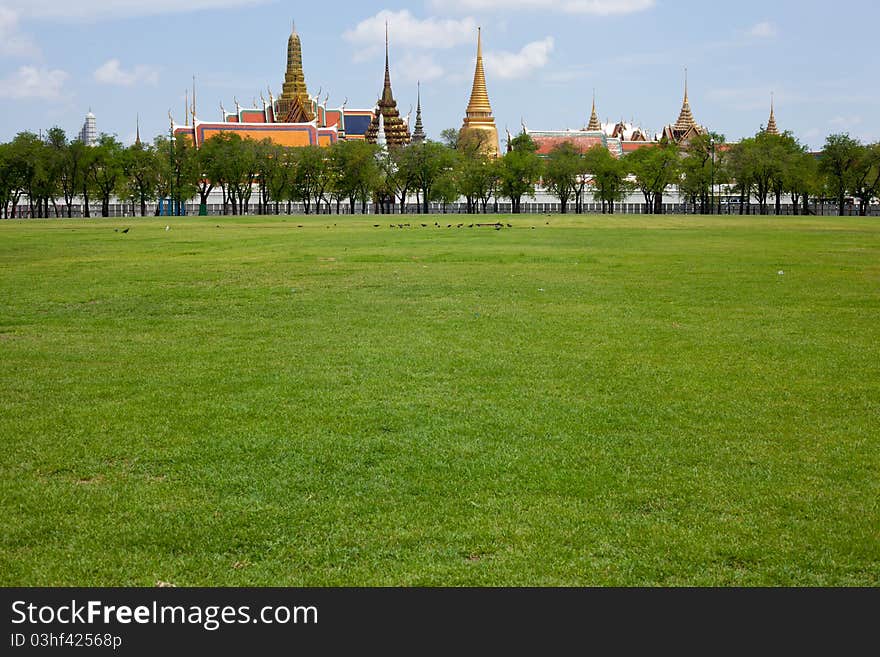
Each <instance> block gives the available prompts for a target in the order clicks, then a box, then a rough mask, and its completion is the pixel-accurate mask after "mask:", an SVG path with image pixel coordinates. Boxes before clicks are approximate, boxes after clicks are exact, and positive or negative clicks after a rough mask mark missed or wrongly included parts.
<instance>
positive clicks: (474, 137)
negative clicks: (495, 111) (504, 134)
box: [459, 27, 500, 157]
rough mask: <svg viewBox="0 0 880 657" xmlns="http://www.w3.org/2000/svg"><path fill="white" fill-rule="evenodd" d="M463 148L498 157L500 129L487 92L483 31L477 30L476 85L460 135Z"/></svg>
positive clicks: (472, 91)
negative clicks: (473, 148) (470, 148)
mask: <svg viewBox="0 0 880 657" xmlns="http://www.w3.org/2000/svg"><path fill="white" fill-rule="evenodd" d="M459 135H460V137H459V144H460V145H461V146H462V147H463V148H468V147H475V148H477V149H478V150H479V151H480V152H482V153H484V154H485V155H488V156H489V157H497V156H498V152H499V150H500V148H499V145H498V128H496V126H495V117H494V116H492V105H491V104H490V103H489V93H488V92H487V91H486V71H485V70H484V68H483V31H482V29H481V28H479V27H478V28H477V63H476V66H475V67H474V84H473V86H472V87H471V98H470V102H468V106H467V109H466V110H465V117H464V122H463V124H462V126H461V131H460V133H459Z"/></svg>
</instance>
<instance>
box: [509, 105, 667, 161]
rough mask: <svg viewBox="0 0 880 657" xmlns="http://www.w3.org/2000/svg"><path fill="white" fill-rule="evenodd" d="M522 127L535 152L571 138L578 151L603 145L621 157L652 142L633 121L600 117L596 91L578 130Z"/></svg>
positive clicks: (570, 140)
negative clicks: (612, 120)
mask: <svg viewBox="0 0 880 657" xmlns="http://www.w3.org/2000/svg"><path fill="white" fill-rule="evenodd" d="M523 130H524V131H525V133H526V134H528V135H529V136H530V137H531V138H532V139H533V140H534V142H535V143H536V144H537V146H538V155H549V154H550V152H551V151H552V150H553V149H554V148H556V146H558V145H559V144H560V143H562V142H570V143H571V144H572V145H573V146H574V147H575V149H577V151H578V152H580V153H586V152H587V151H588V150H590V149H591V148H593V147H594V146H602V147H604V148H607V149H608V151H609V152H610V153H611V154H612V155H614V156H615V157H621V156H623V155H625V154H626V153H631V152H632V151H634V150H637V149H639V148H642V147H644V146H650V145H651V144H653V143H654V142H652V141H650V140H649V139H648V137H647V135H646V133H645V131H644V130H642V129H641V128H639V127H637V126H635V125H633V124H632V123H627V122H625V121H622V120H621V121H618V122H617V123H602V122H601V121H599V114H598V113H597V112H596V94H595V93H594V94H593V107H592V109H591V111H590V119H589V121H588V122H587V125H586V127H584V128H581V129H580V130H571V129H569V130H529V129H528V128H527V127H525V125H523Z"/></svg>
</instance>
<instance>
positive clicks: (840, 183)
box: [819, 134, 862, 216]
mask: <svg viewBox="0 0 880 657" xmlns="http://www.w3.org/2000/svg"><path fill="white" fill-rule="evenodd" d="M861 156H862V145H861V143H860V142H859V141H858V140H856V139H853V138H852V137H850V136H849V135H848V134H836V135H829V136H828V138H827V139H826V140H825V148H824V150H823V151H822V156H821V158H820V160H819V170H820V171H821V172H822V173H823V174H825V178H826V181H827V185H828V189H829V191H830V192H831V194H832V195H833V196H834V198H836V199H837V211H838V214H839V215H841V216H843V214H844V211H845V209H846V195H847V193H848V192H849V191H850V190H852V189H853V187H854V186H855V183H856V168H857V166H858V162H859V159H860V158H861Z"/></svg>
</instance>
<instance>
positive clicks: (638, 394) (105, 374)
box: [0, 215, 880, 586]
mask: <svg viewBox="0 0 880 657" xmlns="http://www.w3.org/2000/svg"><path fill="white" fill-rule="evenodd" d="M367 219H368V220H366V221H362V220H359V219H355V220H351V219H345V218H342V217H305V218H302V217H288V218H278V219H274V218H272V219H269V218H256V217H255V218H245V219H239V218H231V217H229V218H216V217H213V218H201V219H197V218H185V219H184V218H179V219H178V218H175V219H173V220H168V219H164V218H163V219H161V220H158V219H156V220H153V219H129V220H92V221H82V220H74V221H59V220H51V221H29V222H19V221H4V222H0V356H2V361H0V440H2V443H0V446H2V453H0V475H2V479H0V514H2V518H3V531H2V532H0V584H2V585H7V586H8V585H28V586H31V585H137V586H141V585H145V586H152V585H154V584H155V583H156V582H157V581H158V580H162V581H166V582H171V583H174V584H176V585H178V586H190V585H212V586H213V585H232V586H237V585H259V586H263V585H282V586H304V585H318V586H335V585H477V586H484V585H538V586H544V585H577V586H581V585H627V586H629V585H669V586H678V585H697V586H704V585H782V586H790V585H798V586H800V585H818V586H829V585H839V586H853V585H868V586H877V585H880V502H878V500H880V222H878V221H877V220H876V219H859V218H842V219H838V218H826V219H799V218H797V217H794V218H778V219H777V218H760V217H744V218H741V217H730V218H723V219H721V218H707V217H702V218H701V217H656V218H652V217H634V216H619V217H597V216H583V217H574V216H571V217H569V218H565V217H561V216H553V217H545V216H543V215H541V216H522V217H505V218H504V219H503V221H504V222H505V224H507V223H510V224H512V227H510V228H508V227H507V226H506V225H505V227H504V228H503V229H501V230H495V229H493V228H489V227H482V228H478V227H474V228H468V226H467V223H469V222H470V221H473V220H474V219H473V218H467V217H464V216H454V217H453V216H446V217H442V216H437V217H430V218H427V219H426V218H423V217H418V216H407V217H393V218H389V217H384V218H367ZM462 220H464V221H465V222H466V223H465V225H464V226H463V227H462V228H457V227H455V225H453V227H452V228H447V227H446V224H448V223H450V222H451V221H454V222H455V223H458V222H459V221H462ZM478 220H483V219H482V218H478ZM391 221H394V222H395V223H397V222H409V223H411V224H412V227H411V228H389V222H391ZM435 221H437V222H441V227H439V228H438V227H435V226H434V222H435ZM485 221H494V219H485ZM421 222H426V223H428V226H427V227H424V228H423V227H421V226H420V223H421ZM169 223H170V230H165V226H166V224H169ZM374 223H379V224H380V226H379V227H374V225H373V224H374ZM127 226H130V227H131V230H130V231H129V232H128V233H127V234H126V233H122V232H121V230H122V229H123V228H124V227H127ZM117 229H118V230H117Z"/></svg>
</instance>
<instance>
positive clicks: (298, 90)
mask: <svg viewBox="0 0 880 657" xmlns="http://www.w3.org/2000/svg"><path fill="white" fill-rule="evenodd" d="M277 111H278V114H277V116H278V117H279V119H281V120H282V121H284V122H285V123H308V122H309V121H312V120H314V118H315V117H314V114H313V113H312V101H311V99H310V98H309V91H308V88H307V87H306V76H305V73H304V72H303V64H302V43H301V42H300V39H299V34H297V32H296V23H292V24H291V29H290V38H288V40H287V71H286V72H285V74H284V84H283V85H282V87H281V97H280V98H279V99H278V107H277Z"/></svg>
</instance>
